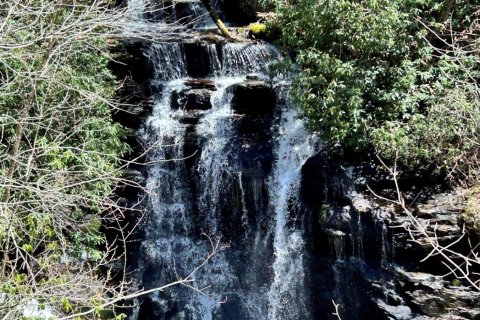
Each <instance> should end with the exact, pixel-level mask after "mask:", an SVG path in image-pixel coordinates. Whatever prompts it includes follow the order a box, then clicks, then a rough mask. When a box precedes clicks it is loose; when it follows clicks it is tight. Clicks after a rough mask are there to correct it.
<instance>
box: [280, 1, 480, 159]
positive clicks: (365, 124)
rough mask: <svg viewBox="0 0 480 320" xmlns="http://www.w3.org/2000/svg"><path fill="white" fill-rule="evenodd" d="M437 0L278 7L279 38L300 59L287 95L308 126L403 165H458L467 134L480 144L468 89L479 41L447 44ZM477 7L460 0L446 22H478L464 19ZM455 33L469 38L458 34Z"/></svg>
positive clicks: (474, 74)
mask: <svg viewBox="0 0 480 320" xmlns="http://www.w3.org/2000/svg"><path fill="white" fill-rule="evenodd" d="M443 4H444V1H442V0H406V1H404V0H394V1H392V0H367V1H351V0H328V1H327V0H299V1H296V2H295V5H286V4H284V5H282V4H280V5H277V8H278V12H279V21H278V25H279V26H280V27H281V28H282V30H283V43H284V44H285V45H287V46H289V47H291V48H293V49H294V53H295V55H294V57H295V61H296V63H297V64H298V66H299V72H298V74H297V76H296V77H295V79H294V82H293V93H294V96H295V100H296V102H297V104H298V105H299V106H300V107H301V108H302V109H303V112H304V115H305V116H306V118H307V119H308V121H309V125H310V127H311V128H312V129H313V130H316V131H318V132H320V133H321V134H322V135H323V137H324V138H325V139H328V140H333V141H335V142H337V143H342V144H343V145H346V146H349V147H352V148H354V149H362V148H365V147H367V146H372V145H373V147H374V148H375V149H376V151H377V152H379V153H381V154H382V155H383V156H386V157H396V156H397V155H399V157H400V159H402V160H403V161H404V162H405V163H411V164H413V163H417V162H418V161H434V162H436V163H437V164H438V165H439V166H442V167H456V168H459V163H458V159H457V158H458V157H459V155H463V156H467V154H468V153H472V152H473V149H472V148H473V146H472V143H470V142H468V141H469V139H470V140H472V141H475V143H477V144H478V142H479V139H478V137H476V136H474V135H472V134H473V133H474V132H475V133H478V131H479V130H478V126H479V123H480V122H478V119H477V112H478V111H477V110H478V109H480V106H479V102H478V99H475V98H473V96H474V93H473V91H472V88H471V85H473V84H474V81H475V80H473V79H477V78H478V71H477V70H478V52H479V51H478V50H479V49H478V48H476V49H475V50H474V51H468V50H465V51H462V48H461V45H460V43H459V44H458V50H452V48H454V46H451V45H450V44H449V43H451V42H454V41H457V38H451V37H452V34H451V33H450V31H449V30H446V32H445V33H441V32H439V30H441V29H442V28H445V26H446V25H445V24H444V23H443V22H442V23H437V22H436V18H437V17H438V16H439V14H440V12H441V10H442V9H443ZM477 9H478V8H475V7H474V6H471V5H469V3H468V2H463V1H460V2H458V3H457V5H456V7H455V10H454V11H453V12H452V14H451V19H450V20H449V21H448V25H450V26H452V28H455V27H458V26H462V28H466V30H470V29H471V28H472V26H473V27H474V28H475V25H473V24H471V22H468V21H469V19H468V17H469V16H470V15H471V14H472V13H473V12H475V10H477ZM470 20H471V19H470ZM419 21H421V22H422V23H420V22H419ZM469 23H470V24H469ZM425 25H428V26H429V28H430V29H427V28H425ZM477 29H478V27H477ZM431 30H437V32H439V35H440V36H442V37H443V38H442V39H439V38H435V37H439V35H438V34H437V36H433V35H432V33H431V32H432V31H431ZM453 30H454V29H453ZM461 30H463V29H461ZM477 31H478V30H477ZM470 32H471V33H472V31H470ZM453 34H455V30H454V31H453ZM472 34H474V32H473V33H472ZM457 37H463V38H462V39H463V40H462V41H463V42H464V43H465V45H470V44H469V42H468V36H465V33H461V32H459V33H458V36H457ZM434 40H435V41H434ZM432 42H434V43H435V44H436V45H437V46H438V47H437V48H435V47H433V46H432V45H431V43H432ZM475 54H476V55H475ZM460 114H462V115H463V116H462V117H460V116H459V115H460ZM466 114H467V115H468V116H466ZM459 128H461V129H460V130H459ZM430 149H431V151H430ZM455 159H457V160H455Z"/></svg>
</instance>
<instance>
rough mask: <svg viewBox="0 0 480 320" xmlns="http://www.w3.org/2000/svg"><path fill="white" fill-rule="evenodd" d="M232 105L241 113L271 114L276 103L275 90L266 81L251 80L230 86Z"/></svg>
mask: <svg viewBox="0 0 480 320" xmlns="http://www.w3.org/2000/svg"><path fill="white" fill-rule="evenodd" d="M229 90H231V91H232V93H233V98H232V102H231V107H232V109H233V110H235V112H236V113H239V114H249V115H270V114H273V111H274V107H275V105H276V101H277V99H276V95H275V91H274V90H273V88H272V87H271V86H269V85H268V84H267V83H266V82H265V81H256V80H249V81H245V82H242V83H239V84H235V85H233V86H232V87H230V88H229Z"/></svg>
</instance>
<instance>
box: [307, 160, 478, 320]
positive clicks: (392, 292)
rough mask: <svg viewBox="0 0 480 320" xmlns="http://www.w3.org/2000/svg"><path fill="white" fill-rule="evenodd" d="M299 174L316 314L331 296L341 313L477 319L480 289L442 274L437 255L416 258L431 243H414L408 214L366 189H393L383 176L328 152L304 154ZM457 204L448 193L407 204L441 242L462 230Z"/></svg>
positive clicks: (345, 316) (367, 316) (461, 247)
mask: <svg viewBox="0 0 480 320" xmlns="http://www.w3.org/2000/svg"><path fill="white" fill-rule="evenodd" d="M302 177H303V178H302V196H303V199H304V201H305V202H306V203H308V204H309V206H310V207H311V209H312V211H311V212H312V213H313V214H312V216H310V218H309V219H310V221H309V223H310V225H311V229H310V230H309V233H310V235H309V236H310V237H311V239H310V242H311V244H312V256H311V261H310V262H311V263H312V270H313V271H312V282H313V283H314V284H312V286H313V287H314V288H315V289H316V291H317V292H321V293H319V298H318V299H319V301H320V303H318V305H317V310H316V312H317V315H318V316H319V317H321V315H322V314H325V313H326V312H328V310H331V306H329V305H328V301H330V300H334V301H335V302H336V303H338V304H340V305H341V307H340V314H341V315H342V319H347V320H350V319H351V320H358V319H396V320H400V319H432V320H433V319H477V318H480V306H479V305H478V301H480V300H478V299H479V295H480V294H479V293H477V292H473V291H472V290H470V289H468V288H466V287H463V286H460V282H459V281H457V280H455V281H453V280H454V278H453V277H446V278H443V277H442V276H443V275H444V274H446V273H448V269H446V268H445V267H443V265H442V262H441V260H440V259H439V258H438V257H432V258H430V259H428V260H427V261H425V262H420V260H422V259H423V258H425V257H426V256H427V255H428V254H429V253H430V251H431V247H429V246H428V245H420V244H416V243H412V241H411V238H410V235H409V233H408V231H407V228H408V227H409V226H411V222H410V220H409V219H408V217H406V215H405V214H403V213H402V211H401V210H399V209H398V208H396V207H394V206H393V205H390V204H389V203H386V202H381V201H379V200H378V199H377V198H375V197H373V196H372V194H371V193H370V192H369V191H368V190H366V185H367V184H368V185H369V186H370V185H375V186H376V187H377V189H375V190H376V192H379V193H381V194H384V195H387V196H388V195H394V190H391V189H389V188H390V187H391V186H392V183H391V181H388V179H389V178H388V176H386V175H384V174H383V173H381V172H377V173H375V170H374V168H373V167H368V166H367V167H366V166H365V165H363V166H362V165H361V164H359V163H358V162H357V163H353V162H349V161H346V160H345V158H342V156H341V155H339V154H328V153H326V154H319V155H317V156H315V157H314V158H312V159H310V160H309V161H307V163H306V164H305V166H304V168H303V172H302ZM415 179H417V178H415V177H414V178H411V177H406V178H405V180H404V181H409V182H412V181H415ZM417 180H419V181H421V183H422V184H423V185H425V184H427V183H426V182H425V180H423V181H422V179H417ZM409 186H410V187H411V188H412V189H415V185H414V184H413V185H412V184H410V185H409ZM417 186H418V185H417ZM417 191H418V192H420V191H422V189H420V188H419V189H418V190H417ZM423 191H424V192H425V190H423ZM411 196H415V194H414V193H412V194H411ZM460 204H461V202H460V199H459V197H458V195H456V194H455V193H453V192H447V193H445V192H444V193H435V192H433V193H431V194H430V195H429V196H424V197H419V199H417V202H416V203H415V205H414V206H413V210H414V212H415V214H416V215H417V216H418V219H419V220H420V221H421V222H423V223H425V224H427V223H430V224H436V225H437V235H438V237H439V241H440V243H441V244H444V245H447V244H449V243H451V242H452V241H453V240H454V239H458V237H460V235H461V232H462V231H461V226H460V221H459V220H458V212H459V210H460ZM399 226H400V227H399ZM417 240H419V241H420V242H423V243H427V241H426V239H422V238H421V237H418V238H417ZM327 243H328V244H329V245H328V246H326V244H327ZM326 247H327V248H328V249H326ZM455 250H458V251H460V252H468V247H467V246H466V243H461V242H460V243H459V244H457V245H456V246H455ZM320 273H321V276H320V275H319V274H320ZM325 274H327V276H325ZM352 275H354V276H352ZM325 277H327V279H328V280H326V279H325ZM453 284H455V285H457V286H454V285H453ZM365 293H367V294H365ZM324 301H325V302H324ZM474 301H477V302H474Z"/></svg>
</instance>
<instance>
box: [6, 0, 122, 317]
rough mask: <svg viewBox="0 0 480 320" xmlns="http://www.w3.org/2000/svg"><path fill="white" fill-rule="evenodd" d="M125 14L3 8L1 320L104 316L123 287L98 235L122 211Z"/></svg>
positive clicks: (36, 1) (61, 6)
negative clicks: (116, 60)
mask: <svg viewBox="0 0 480 320" xmlns="http://www.w3.org/2000/svg"><path fill="white" fill-rule="evenodd" d="M124 20H125V12H121V11H118V12H117V11H114V10H112V9H110V8H109V3H108V1H102V0H74V1H63V0H58V1H57V0H54V1H40V0H25V1H24V0H22V1H16V0H12V1H3V2H2V3H1V4H0V297H1V298H0V317H1V318H2V319H5V320H7V319H24V318H25V319H31V318H32V319H33V318H38V317H39V318H43V319H46V318H49V317H53V318H55V319H57V318H65V319H69V318H75V319H80V318H87V319H94V318H95V319H97V318H100V317H103V316H106V314H105V313H103V309H104V308H106V307H107V306H110V305H111V304H113V302H115V301H118V300H115V299H118V297H119V296H121V295H123V294H125V287H124V286H123V283H120V286H119V287H116V288H113V287H112V286H111V285H110V284H109V283H108V282H109V280H110V279H111V277H112V276H113V275H111V274H106V275H105V274H103V273H102V272H101V268H103V267H106V266H107V264H109V263H112V261H113V260H112V259H113V258H112V252H113V248H109V247H107V244H106V241H105V238H104V235H103V234H102V233H101V232H100V231H99V228H100V226H101V224H102V221H103V220H104V219H112V220H116V219H118V218H119V217H120V216H121V209H122V208H121V206H120V205H118V204H117V203H116V202H115V201H114V199H113V198H112V197H111V194H112V191H113V188H114V186H115V185H117V184H118V183H119V182H120V181H121V178H120V172H119V169H120V160H119V158H120V157H121V155H122V154H123V153H124V152H126V151H127V149H128V147H127V146H126V145H125V144H124V143H123V142H122V140H121V138H122V135H123V132H122V128H121V127H120V126H119V125H118V124H115V123H113V122H112V120H111V112H112V108H116V107H118V104H116V103H115V102H114V101H113V100H112V96H113V93H114V90H115V85H116V82H115V79H114V78H113V76H112V75H111V74H110V72H109V71H108V69H107V65H106V64H107V61H108V47H107V37H112V36H115V35H117V36H121V33H122V27H123V24H124ZM107 269H108V268H107ZM78 313H81V314H83V317H81V316H80V315H78V316H77V315H75V314H78ZM109 317H110V318H113V317H114V315H113V314H110V315H109Z"/></svg>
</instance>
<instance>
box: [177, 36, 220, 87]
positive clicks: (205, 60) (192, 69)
mask: <svg viewBox="0 0 480 320" xmlns="http://www.w3.org/2000/svg"><path fill="white" fill-rule="evenodd" d="M184 50H185V59H186V61H187V73H188V75H190V76H191V77H193V78H206V77H209V76H213V75H214V73H215V67H216V66H217V65H216V64H215V63H214V62H213V61H212V55H214V54H216V49H215V47H214V46H211V45H209V44H204V43H186V44H185V45H184ZM212 51H213V52H212Z"/></svg>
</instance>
